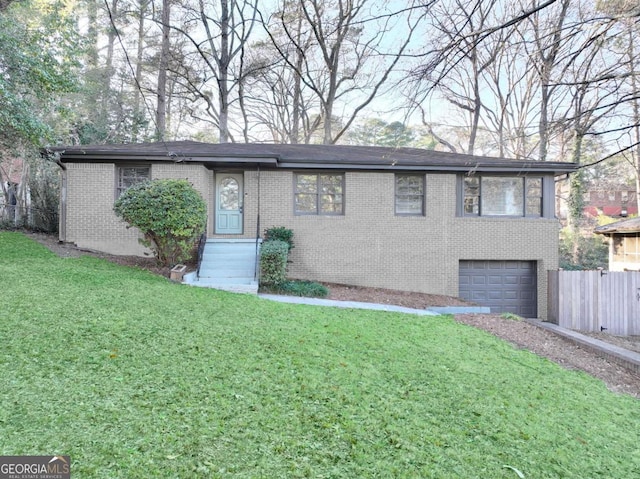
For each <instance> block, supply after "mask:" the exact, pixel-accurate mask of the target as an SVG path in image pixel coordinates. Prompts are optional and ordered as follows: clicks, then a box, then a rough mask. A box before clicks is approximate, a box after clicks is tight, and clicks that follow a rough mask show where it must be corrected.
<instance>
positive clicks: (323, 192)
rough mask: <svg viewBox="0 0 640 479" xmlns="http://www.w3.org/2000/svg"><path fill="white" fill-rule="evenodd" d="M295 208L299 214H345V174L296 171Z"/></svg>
mask: <svg viewBox="0 0 640 479" xmlns="http://www.w3.org/2000/svg"><path fill="white" fill-rule="evenodd" d="M294 210H295V213H296V214H298V215H343V214H344V174H342V173H337V174H336V173H320V174H309V173H296V174H295V175H294Z"/></svg>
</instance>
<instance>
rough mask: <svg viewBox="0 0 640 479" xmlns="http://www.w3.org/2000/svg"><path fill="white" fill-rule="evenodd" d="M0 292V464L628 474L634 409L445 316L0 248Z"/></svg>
mask: <svg viewBox="0 0 640 479" xmlns="http://www.w3.org/2000/svg"><path fill="white" fill-rule="evenodd" d="M0 291H1V298H2V302H1V303H2V304H1V307H0V318H1V319H0V338H1V339H2V349H1V350H0V377H2V387H1V388H0V455H48V454H52V455H53V454H68V455H70V456H71V460H72V477H75V478H94V477H99V478H128V479H131V478H148V477H163V478H169V477H172V478H191V477H203V478H298V477H311V478H329V477H332V478H356V477H357V478H363V477H380V478H388V477H393V478H401V477H407V478H416V477H424V478H464V479H470V478H483V479H485V478H517V477H518V474H519V473H521V474H522V475H523V476H524V477H525V478H527V479H529V478H531V479H541V478H559V477H562V478H580V479H586V478H603V477H606V478H630V477H637V475H638V471H640V452H639V451H640V449H639V448H638V444H639V439H640V432H639V431H640V403H639V402H638V401H637V400H635V399H633V398H631V397H628V396H621V395H617V394H613V393H611V392H609V391H608V390H607V389H606V388H605V386H604V385H603V384H602V383H601V382H600V381H598V380H596V379H593V378H591V377H590V376H587V375H586V374H583V373H580V372H575V371H566V370H563V369H562V368H560V367H559V366H557V365H556V364H554V363H551V362H549V361H547V360H545V359H542V358H539V357H537V356H535V355H534V354H531V353H529V352H526V351H521V350H517V349H515V348H514V347H512V346H511V345H509V344H507V343H505V342H503V341H500V340H498V339H496V338H494V337H492V336H490V335H489V334H487V333H484V332H482V331H478V330H475V329H473V328H470V327H467V326H464V325H460V324H457V323H455V322H454V321H453V320H452V319H451V318H450V317H446V316H440V317H418V316H411V315H401V314H394V313H386V312H377V311H361V310H342V309H332V308H321V307H308V306H298V305H287V304H280V303H271V302H268V301H266V300H262V299H259V298H255V297H250V296H243V295H233V294H228V293H223V292H217V291H214V290H207V289H199V288H193V287H188V286H183V285H177V284H171V283H169V282H168V281H167V280H165V279H163V278H161V277H156V276H153V275H151V274H149V273H147V272H144V271H140V270H135V269H130V268H125V267H120V266H116V265H113V264H111V263H108V262H106V261H103V260H98V259H95V258H90V257H83V258H80V259H61V258H58V257H56V256H55V255H53V254H52V253H50V252H49V251H47V250H45V249H44V248H43V247H41V246H40V245H38V244H37V243H35V242H32V241H31V240H29V239H27V238H25V237H24V236H23V235H20V234H18V233H0ZM505 466H507V467H505Z"/></svg>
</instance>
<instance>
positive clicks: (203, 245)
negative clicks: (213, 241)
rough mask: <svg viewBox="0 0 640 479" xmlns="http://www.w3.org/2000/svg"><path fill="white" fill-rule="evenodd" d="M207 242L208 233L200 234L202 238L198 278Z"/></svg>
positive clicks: (199, 247) (199, 250)
mask: <svg viewBox="0 0 640 479" xmlns="http://www.w3.org/2000/svg"><path fill="white" fill-rule="evenodd" d="M206 244H207V233H206V232H205V233H202V234H201V235H200V240H199V241H198V268H197V269H196V278H199V277H200V265H201V264H202V258H203V256H204V247H205V245H206Z"/></svg>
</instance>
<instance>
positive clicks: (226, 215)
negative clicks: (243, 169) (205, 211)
mask: <svg viewBox="0 0 640 479" xmlns="http://www.w3.org/2000/svg"><path fill="white" fill-rule="evenodd" d="M242 179H243V176H242V173H218V174H216V192H217V193H216V221H215V225H216V228H215V233H217V234H242V225H243V221H242V199H243V196H242V195H243V193H242Z"/></svg>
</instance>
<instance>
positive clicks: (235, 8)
mask: <svg viewBox="0 0 640 479" xmlns="http://www.w3.org/2000/svg"><path fill="white" fill-rule="evenodd" d="M218 7H219V8H218ZM181 10H182V13H183V19H182V25H180V26H178V25H172V28H173V29H174V30H176V31H178V32H180V33H181V34H182V35H184V36H185V37H186V38H187V39H188V41H189V43H190V45H191V47H192V52H191V54H190V56H191V57H194V58H195V59H196V60H197V62H198V63H199V65H200V66H199V69H200V76H199V77H188V78H185V79H184V82H185V83H184V84H185V86H186V87H188V88H189V90H190V91H191V93H192V94H193V95H194V96H195V97H197V98H198V100H199V101H200V102H202V103H203V108H202V111H203V113H204V116H198V119H199V120H204V121H207V122H209V123H211V124H213V125H215V126H216V127H217V128H218V131H219V135H220V142H221V143H226V142H228V141H233V136H232V133H231V129H230V121H231V120H230V118H231V117H230V113H231V108H232V107H234V105H235V106H236V107H238V109H239V100H238V89H239V84H240V82H241V81H242V78H243V75H244V73H243V60H244V55H245V48H246V45H247V42H248V41H249V39H250V38H251V32H252V30H253V27H254V25H255V23H256V17H257V0H253V1H240V0H220V1H219V4H218V2H213V1H209V2H207V1H206V0H197V2H185V3H184V4H183V5H182V9H181ZM200 32H204V38H203V37H202V35H201V33H200ZM194 114H196V115H198V113H196V112H195V111H194Z"/></svg>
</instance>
